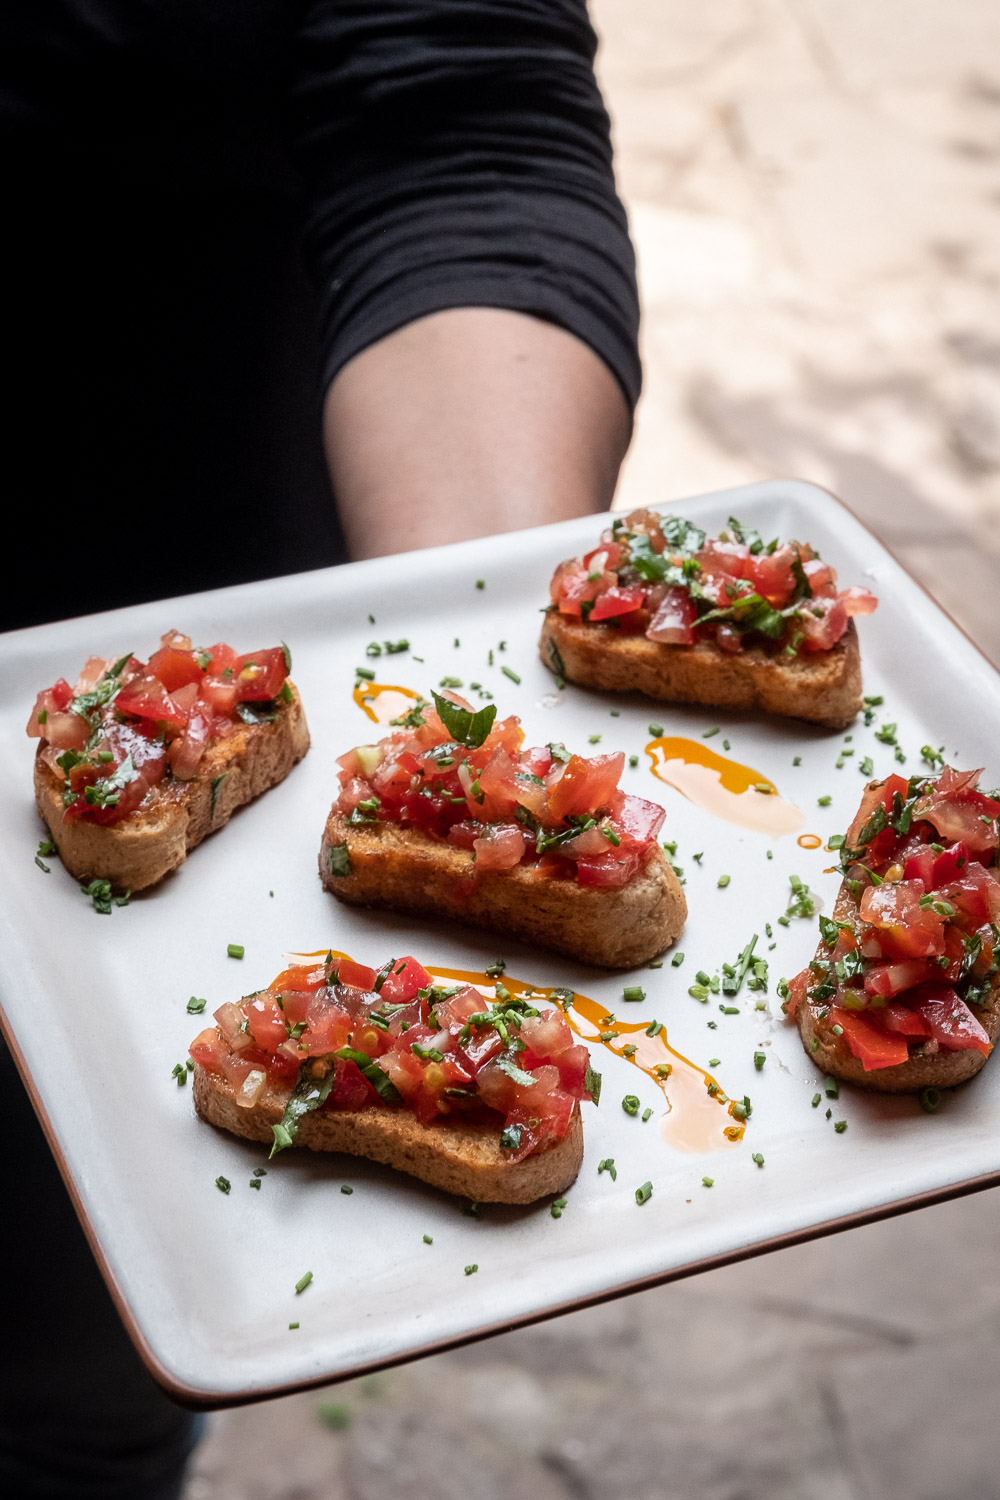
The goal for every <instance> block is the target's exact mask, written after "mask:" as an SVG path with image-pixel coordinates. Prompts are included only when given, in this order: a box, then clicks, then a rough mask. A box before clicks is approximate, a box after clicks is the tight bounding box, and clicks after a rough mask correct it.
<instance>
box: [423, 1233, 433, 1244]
mask: <svg viewBox="0 0 1000 1500" xmlns="http://www.w3.org/2000/svg"><path fill="white" fill-rule="evenodd" d="M433 1243H434V1237H433V1235H430V1234H425V1235H424V1244H425V1245H433Z"/></svg>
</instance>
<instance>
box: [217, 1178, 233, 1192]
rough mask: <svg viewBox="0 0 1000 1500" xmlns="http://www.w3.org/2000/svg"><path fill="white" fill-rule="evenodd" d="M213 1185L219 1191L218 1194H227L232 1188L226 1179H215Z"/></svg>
mask: <svg viewBox="0 0 1000 1500" xmlns="http://www.w3.org/2000/svg"><path fill="white" fill-rule="evenodd" d="M215 1185H216V1187H217V1188H218V1189H219V1192H220V1193H228V1192H229V1191H230V1189H231V1188H232V1183H231V1182H230V1181H229V1178H228V1177H217V1178H216V1179H215Z"/></svg>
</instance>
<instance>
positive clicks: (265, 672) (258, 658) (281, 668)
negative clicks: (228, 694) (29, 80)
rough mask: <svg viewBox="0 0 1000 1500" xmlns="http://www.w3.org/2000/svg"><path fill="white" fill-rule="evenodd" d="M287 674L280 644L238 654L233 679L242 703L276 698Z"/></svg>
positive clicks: (260, 701)
mask: <svg viewBox="0 0 1000 1500" xmlns="http://www.w3.org/2000/svg"><path fill="white" fill-rule="evenodd" d="M287 676H288V671H287V669H286V667H285V653H284V651H283V650H282V648H281V647H280V646H272V647H270V648H269V649H268V650H266V651H248V652H247V654H246V655H245V656H238V657H237V658H236V662H235V664H234V666H233V680H234V681H235V683H236V685H237V688H238V689H239V695H240V702H241V703H262V702H265V701H269V700H270V699H271V698H276V697H277V696H278V694H279V693H280V692H281V688H282V684H283V683H284V681H285V678H286V677H287Z"/></svg>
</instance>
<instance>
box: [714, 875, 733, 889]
mask: <svg viewBox="0 0 1000 1500" xmlns="http://www.w3.org/2000/svg"><path fill="white" fill-rule="evenodd" d="M731 878H732V877H731V876H729V875H720V876H719V878H718V880H717V881H716V882H715V883H716V885H717V886H718V887H719V890H720V891H724V890H725V889H726V886H727V885H728V884H729V882H730V880H731Z"/></svg>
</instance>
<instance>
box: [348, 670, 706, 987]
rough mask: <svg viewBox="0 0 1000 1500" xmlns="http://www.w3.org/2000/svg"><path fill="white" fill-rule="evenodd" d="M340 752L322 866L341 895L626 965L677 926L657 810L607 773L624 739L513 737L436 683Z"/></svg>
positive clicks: (492, 713) (618, 759) (678, 900)
mask: <svg viewBox="0 0 1000 1500" xmlns="http://www.w3.org/2000/svg"><path fill="white" fill-rule="evenodd" d="M434 705H435V706H434V707H433V708H431V707H430V706H429V705H428V704H423V705H418V706H417V707H415V708H414V709H413V710H412V711H411V712H410V713H408V714H407V715H406V717H405V720H403V721H401V722H400V727H399V728H398V729H397V730H396V732H395V733H393V734H390V735H388V736H387V737H386V738H385V739H382V740H380V741H379V742H378V743H377V744H373V745H360V746H358V747H357V748H356V749H354V750H350V751H348V753H347V754H346V755H342V756H341V757H340V758H339V764H340V767H341V771H340V793H339V796H338V798H337V801H336V802H335V803H334V805H333V807H332V809H331V811H330V815H329V817H328V819H327V823H326V828H325V830H324V833H323V839H322V845H321V848H320V856H319V870H320V877H321V879H322V881H323V884H324V885H325V886H326V888H327V890H329V891H332V892H333V894H334V895H335V896H337V897H338V898H339V899H340V900H341V901H349V902H353V903H356V904H358V905H362V906H378V907H387V908H389V909H391V910H393V911H403V912H409V913H412V914H414V915H417V916H429V917H457V918H459V919H460V920H462V921H464V922H469V923H472V924H473V925H475V926H478V927H487V928H490V929H491V930H492V931H494V932H498V933H505V934H509V935H511V936H513V937H520V938H525V939H527V940H529V941H531V942H536V943H538V944H540V945H541V946H542V947H546V948H551V949H553V950H554V951H555V952H557V953H565V954H568V955H569V956H570V957H572V958H575V959H577V960H578V961H579V962H582V963H588V964H596V965H598V966H599V967H603V968H612V969H614V968H628V967H630V966H632V965H635V964H639V963H643V962H645V961H646V960H648V959H650V958H654V957H655V956H656V955H657V954H659V953H662V952H663V950H664V949H665V948H667V947H669V945H670V944H671V943H672V942H673V941H674V940H675V939H676V938H677V936H678V935H679V933H680V931H681V928H682V926H683V924H684V919H685V917H686V915H687V905H686V903H685V900H684V893H683V891H682V890H681V887H680V884H679V882H678V880H677V876H676V875H675V874H674V871H673V869H672V867H671V865H670V864H669V862H668V861H667V859H666V857H665V855H664V853H663V850H662V849H661V848H660V846H659V844H658V843H657V842H656V836H657V834H658V833H659V830H660V828H661V826H662V824H663V820H664V816H665V815H664V812H663V809H662V807H659V806H658V805H657V804H656V803H653V802H647V801H645V800H644V799H643V798H641V797H633V796H630V795H627V794H626V793H625V792H623V791H622V790H621V788H620V787H619V785H618V782H619V778H620V776H621V773H622V770H623V768H624V765H625V756H624V753H623V752H617V753H612V754H610V755H595V756H591V757H585V756H582V755H575V754H572V753H571V752H570V751H568V750H567V749H565V747H564V746H563V745H561V744H556V743H553V744H548V745H543V746H539V747H535V748H533V749H524V748H523V744H522V742H523V739H524V735H523V731H522V730H521V727H520V723H519V721H518V719H517V718H516V717H510V718H507V719H503V720H502V721H500V722H495V720H496V706H495V705H494V704H489V705H488V706H487V707H485V708H481V709H479V710H478V711H474V710H473V709H472V708H471V707H470V705H469V704H467V703H465V702H464V701H463V700H462V699H460V698H458V697H457V696H456V695H454V694H452V695H450V696H449V697H444V696H442V695H441V694H439V693H435V694H434Z"/></svg>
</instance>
